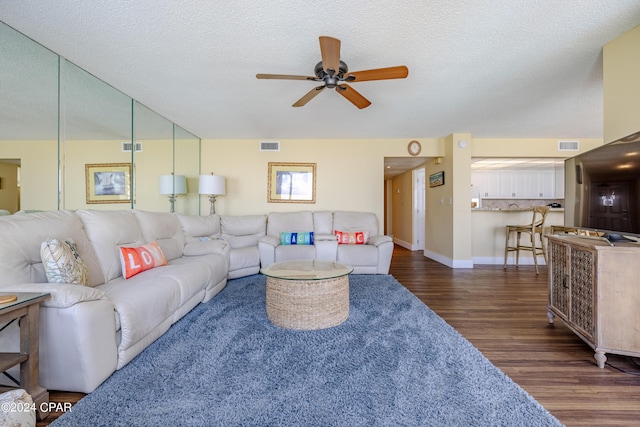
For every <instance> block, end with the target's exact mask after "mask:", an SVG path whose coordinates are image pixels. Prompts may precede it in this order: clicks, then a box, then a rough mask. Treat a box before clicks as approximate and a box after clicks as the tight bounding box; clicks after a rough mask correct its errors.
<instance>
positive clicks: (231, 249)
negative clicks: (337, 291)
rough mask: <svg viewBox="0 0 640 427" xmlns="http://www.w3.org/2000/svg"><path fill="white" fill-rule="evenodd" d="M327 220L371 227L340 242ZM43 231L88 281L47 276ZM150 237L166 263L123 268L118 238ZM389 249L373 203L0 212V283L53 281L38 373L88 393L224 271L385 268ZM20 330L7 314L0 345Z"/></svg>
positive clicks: (22, 287) (10, 288) (41, 288)
mask: <svg viewBox="0 0 640 427" xmlns="http://www.w3.org/2000/svg"><path fill="white" fill-rule="evenodd" d="M335 230H341V231H344V232H365V233H366V235H367V236H368V239H367V241H366V242H362V243H365V244H359V245H345V244H339V242H338V241H337V239H336V236H335V235H334V231H335ZM292 231H294V232H313V233H314V236H315V241H314V244H312V245H283V244H281V243H282V242H281V241H280V239H279V237H280V233H282V232H292ZM51 237H56V238H58V239H72V240H73V241H74V242H75V244H76V246H77V252H78V254H79V256H80V258H81V260H82V263H83V264H84V266H85V267H86V272H87V274H86V277H87V286H82V285H75V284H68V283H48V282H47V277H46V274H45V268H44V265H43V263H42V260H41V254H40V249H41V245H42V243H43V242H44V241H46V240H47V239H49V238H51ZM150 242H156V243H157V245H158V246H159V247H160V249H161V250H162V253H163V254H164V257H165V258H166V261H167V264H166V265H162V266H158V267H155V268H151V269H149V270H147V271H143V272H142V273H139V274H137V275H134V276H133V277H130V278H128V279H125V278H124V277H123V265H122V262H121V256H120V248H121V247H136V246H141V245H145V244H148V243H150ZM392 252H393V242H392V239H391V238H390V237H388V236H381V235H379V234H378V221H377V218H376V217H375V215H374V214H370V213H361V212H327V211H325V212H309V211H302V212H293V213H271V214H269V215H246V216H224V215H223V216H220V215H211V216H188V215H178V214H170V213H156V212H145V211H139V210H118V211H108V210H78V211H50V212H35V213H28V214H21V215H10V216H3V217H0V278H1V279H0V291H2V292H20V291H22V292H49V293H51V299H50V300H48V301H46V302H44V303H43V304H42V308H41V311H40V313H41V317H40V382H41V384H42V385H43V386H44V387H46V388H48V389H52V390H64V391H78V392H84V393H89V392H91V391H93V390H94V389H95V388H96V387H97V386H98V385H100V384H101V383H102V382H103V381H104V380H105V379H106V378H107V377H108V376H109V375H111V374H112V373H113V372H114V371H115V370H117V369H120V368H121V367H123V366H125V365H126V364H127V363H129V362H130V361H131V360H132V359H133V358H134V357H135V356H136V355H138V354H139V353H140V352H142V351H143V350H144V349H145V348H146V347H147V346H149V344H151V343H152V342H153V341H154V340H156V339H157V338H158V337H160V336H161V335H162V334H163V333H164V332H166V331H167V330H168V329H169V327H170V326H171V325H172V324H173V323H175V322H176V321H178V320H179V319H180V318H181V317H183V316H184V315H185V314H186V313H188V312H189V311H190V310H191V309H192V308H193V307H195V306H196V305H197V304H199V303H201V302H207V301H209V300H210V299H211V298H213V297H214V296H215V295H216V294H217V293H218V292H220V291H221V290H222V289H223V288H224V286H225V285H226V283H227V279H233V278H237V277H242V276H247V275H251V274H256V273H259V271H260V268H261V267H264V266H266V265H269V264H271V263H273V262H277V261H282V260H290V259H305V258H313V259H322V260H328V261H337V262H341V263H346V264H349V265H352V266H353V267H354V273H356V274H387V273H388V271H389V266H390V262H391V255H392ZM0 326H2V325H0ZM18 337H19V329H18V327H17V325H15V324H13V325H10V326H9V327H7V328H6V329H5V330H3V331H1V332H0V352H5V351H17V350H18V348H19V338H18ZM13 375H17V371H16V370H14V371H13ZM3 382H4V383H6V381H3Z"/></svg>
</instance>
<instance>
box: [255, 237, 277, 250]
mask: <svg viewBox="0 0 640 427" xmlns="http://www.w3.org/2000/svg"><path fill="white" fill-rule="evenodd" d="M259 243H260V244H263V243H264V244H267V245H270V246H273V247H274V248H275V247H277V246H280V239H278V238H277V237H274V236H263V237H261V238H260V242H259Z"/></svg>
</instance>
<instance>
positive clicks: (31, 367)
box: [0, 292, 51, 419]
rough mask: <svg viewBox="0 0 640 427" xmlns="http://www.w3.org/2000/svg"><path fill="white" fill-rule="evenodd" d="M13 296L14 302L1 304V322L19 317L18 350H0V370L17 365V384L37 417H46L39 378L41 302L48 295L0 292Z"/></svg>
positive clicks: (45, 400)
mask: <svg viewBox="0 0 640 427" xmlns="http://www.w3.org/2000/svg"><path fill="white" fill-rule="evenodd" d="M5 295H15V296H16V297H17V298H16V299H15V300H14V301H9V302H6V303H3V304H0V323H6V322H10V321H12V320H14V319H20V320H19V321H20V352H19V353H0V372H4V371H6V370H7V369H9V368H11V367H13V366H15V365H18V364H19V365H20V387H21V388H23V389H25V390H26V392H27V393H29V394H30V395H31V398H32V399H33V403H34V404H35V405H36V411H37V416H38V418H39V419H43V418H46V416H47V415H49V414H48V412H46V410H47V405H46V404H47V403H48V402H49V392H48V391H47V389H45V388H43V387H42V386H41V385H40V379H39V373H38V370H39V363H40V357H39V354H38V351H39V334H38V331H39V324H40V323H39V322H40V303H41V302H42V301H44V300H46V299H49V298H50V297H51V295H50V294H48V293H32V292H11V293H7V292H0V296H5Z"/></svg>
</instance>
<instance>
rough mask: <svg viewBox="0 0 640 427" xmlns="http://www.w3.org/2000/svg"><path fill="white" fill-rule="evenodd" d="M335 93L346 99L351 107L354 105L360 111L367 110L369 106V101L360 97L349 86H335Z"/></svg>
mask: <svg viewBox="0 0 640 427" xmlns="http://www.w3.org/2000/svg"><path fill="white" fill-rule="evenodd" d="M336 92H338V93H339V94H340V95H342V96H344V97H345V98H347V99H348V100H349V101H350V102H351V103H352V104H353V105H355V106H356V107H358V108H360V109H363V108H367V107H368V106H369V105H371V101H369V100H368V99H367V98H365V97H364V96H362V95H360V92H358V91H357V90H355V89H354V88H352V87H351V86H348V85H340V86H336Z"/></svg>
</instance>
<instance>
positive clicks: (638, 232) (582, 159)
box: [564, 132, 640, 241]
mask: <svg viewBox="0 0 640 427" xmlns="http://www.w3.org/2000/svg"><path fill="white" fill-rule="evenodd" d="M564 221H565V226H566V227H575V228H583V229H588V230H593V231H598V232H601V233H598V234H601V235H603V236H604V237H606V238H608V239H609V240H611V241H615V240H625V236H627V237H633V240H637V238H638V237H640V132H638V133H635V134H633V135H630V136H628V137H626V138H622V139H620V140H618V141H615V142H612V143H609V144H605V145H603V146H601V147H597V148H594V149H593V150H590V151H587V152H585V153H582V154H580V155H578V156H576V157H572V158H570V159H567V160H566V161H565V218H564Z"/></svg>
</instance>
